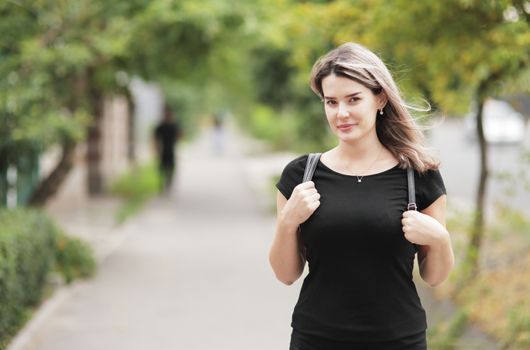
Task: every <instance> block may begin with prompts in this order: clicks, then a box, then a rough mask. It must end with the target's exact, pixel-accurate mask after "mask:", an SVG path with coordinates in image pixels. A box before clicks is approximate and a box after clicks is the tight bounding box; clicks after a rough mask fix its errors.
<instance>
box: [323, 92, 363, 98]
mask: <svg viewBox="0 0 530 350" xmlns="http://www.w3.org/2000/svg"><path fill="white" fill-rule="evenodd" d="M359 94H362V91H357V92H354V93H352V94H349V95H346V96H344V97H354V96H357V95H359ZM324 98H325V99H326V100H334V99H336V97H333V96H324Z"/></svg>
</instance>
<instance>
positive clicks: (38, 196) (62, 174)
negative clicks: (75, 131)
mask: <svg viewBox="0 0 530 350" xmlns="http://www.w3.org/2000/svg"><path fill="white" fill-rule="evenodd" d="M62 152H63V154H62V157H61V160H60V161H59V163H58V164H57V166H56V167H55V169H54V170H53V171H52V172H51V173H50V175H49V176H48V177H47V178H46V179H45V180H43V181H41V182H40V183H39V185H38V187H37V188H36V189H35V191H34V192H33V194H32V195H31V198H30V200H29V202H28V204H29V205H30V206H39V207H40V206H44V205H45V204H46V202H47V201H48V199H50V198H51V197H53V196H54V195H55V194H56V193H57V191H58V190H59V188H60V187H61V184H62V183H63V182H64V180H65V179H66V177H67V175H68V173H69V172H70V170H71V169H72V167H73V166H74V160H75V143H74V142H72V141H66V142H64V143H63V145H62Z"/></svg>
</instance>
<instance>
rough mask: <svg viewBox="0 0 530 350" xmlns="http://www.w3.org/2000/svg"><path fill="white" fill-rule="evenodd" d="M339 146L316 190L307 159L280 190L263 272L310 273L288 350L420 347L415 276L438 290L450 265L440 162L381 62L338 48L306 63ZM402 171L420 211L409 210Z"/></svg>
mask: <svg viewBox="0 0 530 350" xmlns="http://www.w3.org/2000/svg"><path fill="white" fill-rule="evenodd" d="M311 88H312V90H313V91H314V92H315V93H316V94H317V95H318V96H319V97H320V98H321V99H322V101H323V103H324V111H325V115H326V118H327V121H328V124H329V127H330V128H331V131H332V132H333V134H334V135H335V137H336V138H337V143H338V145H337V146H336V147H335V148H333V149H331V150H328V151H327V152H324V153H322V155H321V158H320V160H318V163H316V164H317V165H316V170H315V173H314V176H313V180H312V181H306V182H304V183H301V182H302V176H303V173H304V169H305V166H306V162H307V159H308V155H304V156H301V157H298V158H296V159H294V160H293V161H291V162H290V163H289V164H288V165H287V166H286V167H285V169H284V170H283V172H282V175H281V178H280V180H279V182H278V184H277V188H278V190H279V192H278V194H277V215H278V217H277V228H276V233H275V237H274V241H273V244H272V247H271V251H270V263H271V266H272V268H273V270H274V272H275V274H276V276H277V278H278V279H279V280H280V281H282V282H283V283H285V284H287V285H290V284H292V283H293V282H294V281H296V280H297V279H298V278H299V277H300V276H301V274H302V272H303V270H304V266H305V263H306V262H307V263H308V265H309V274H308V275H307V277H306V278H305V279H304V282H303V285H302V289H301V292H300V296H299V299H298V303H297V304H296V306H295V309H294V312H293V317H292V324H291V325H292V327H293V332H292V335H291V344H290V349H291V350H329V349H333V350H340V349H348V350H351V349H363V350H367V349H377V350H384V349H407V350H415V349H426V348H427V347H426V336H425V330H426V327H427V323H426V316H425V311H424V309H423V307H422V305H421V302H420V299H419V297H418V294H417V292H416V287H415V285H414V282H413V279H412V270H413V266H414V259H415V258H416V257H417V259H418V263H419V270H420V275H421V277H422V279H423V280H424V281H425V282H427V283H428V284H429V285H431V286H433V287H434V286H437V285H439V284H440V283H442V282H443V281H444V280H445V279H446V278H447V276H448V274H449V272H450V270H451V268H452V267H453V264H454V256H453V251H452V247H451V239H450V236H449V233H448V231H447V229H446V228H445V211H446V195H445V193H446V192H445V187H444V183H443V180H442V177H441V175H440V172H439V171H438V165H439V163H438V161H437V160H436V159H435V158H434V157H433V156H432V155H431V154H429V153H428V151H427V149H426V148H425V147H424V146H423V144H422V142H423V135H422V133H421V131H420V129H419V128H418V126H417V125H416V123H415V121H414V120H413V118H412V117H411V114H410V112H409V110H408V108H407V106H406V105H405V103H404V101H403V100H402V98H401V96H400V94H399V90H398V88H397V86H396V84H395V82H394V80H393V78H392V76H391V74H390V73H389V71H388V69H387V67H386V66H385V65H384V63H383V62H382V61H381V59H380V58H379V57H378V56H376V55H375V54H374V53H372V52H371V51H369V50H368V49H367V48H365V47H363V46H361V45H358V44H354V43H346V44H344V45H342V46H340V47H338V48H336V49H334V50H332V51H330V52H329V53H328V54H326V55H325V56H323V57H321V58H320V59H319V60H318V61H317V62H316V63H315V65H314V66H313V70H312V75H311ZM407 168H412V169H413V170H414V176H413V178H414V179H415V188H416V195H417V197H416V199H417V201H416V206H417V210H418V211H416V210H414V209H415V208H414V206H411V207H409V208H407V207H408V206H407V204H408V192H407V188H408V187H407Z"/></svg>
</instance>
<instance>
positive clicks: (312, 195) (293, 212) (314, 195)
mask: <svg viewBox="0 0 530 350" xmlns="http://www.w3.org/2000/svg"><path fill="white" fill-rule="evenodd" d="M319 206H320V194H319V193H318V191H317V189H316V188H315V183H314V182H313V181H307V182H303V183H301V184H299V185H298V186H296V187H295V188H294V189H293V193H292V194H291V197H290V198H289V200H288V201H287V203H285V206H284V207H283V209H282V212H281V218H282V221H284V223H285V224H288V225H293V226H296V227H298V226H299V225H300V224H302V223H303V222H305V221H306V220H307V219H309V217H310V216H311V215H312V214H313V213H314V212H315V210H317V208H318V207H319Z"/></svg>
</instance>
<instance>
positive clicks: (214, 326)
mask: <svg viewBox="0 0 530 350" xmlns="http://www.w3.org/2000/svg"><path fill="white" fill-rule="evenodd" d="M228 136H229V137H228V138H227V141H229V142H228V143H227V145H226V150H225V152H224V153H223V154H222V155H216V154H215V153H214V152H213V151H212V149H211V142H210V139H209V137H208V134H204V135H203V137H202V138H200V139H199V140H198V141H197V142H195V143H194V144H192V145H191V146H189V147H187V148H185V149H183V151H182V153H181V157H180V159H179V161H180V169H179V177H178V179H177V185H176V190H175V191H174V193H172V194H171V196H169V197H160V198H157V199H155V200H153V201H151V202H150V203H149V204H148V205H147V206H146V208H145V209H144V210H143V211H142V212H141V213H140V215H138V216H137V217H135V218H133V219H131V220H130V221H128V222H127V223H126V224H125V225H123V226H121V227H117V228H116V227H114V228H113V227H112V225H111V224H110V222H109V217H110V216H109V213H110V212H111V211H112V210H111V209H113V208H115V207H116V203H114V202H112V201H110V202H109V201H106V200H99V201H95V202H92V203H93V204H92V206H91V207H90V208H91V209H92V210H93V212H92V214H94V213H97V212H98V210H99V217H100V219H99V224H98V223H97V222H93V223H92V224H91V223H90V220H91V216H90V215H88V216H83V215H82V214H79V215H81V217H80V218H81V219H79V218H78V219H74V218H73V217H72V216H71V214H69V215H64V216H63V217H60V220H61V221H62V222H63V224H66V226H69V229H71V230H73V231H76V234H80V235H82V236H85V238H86V239H88V240H89V241H91V243H92V244H93V245H94V246H95V247H96V252H97V254H98V257H99V258H100V259H101V260H102V263H101V265H100V268H99V272H98V274H97V275H96V276H95V277H94V278H93V279H92V280H89V281H86V282H81V283H78V284H76V285H75V286H72V287H68V288H66V289H63V290H62V291H61V293H60V297H59V298H57V297H56V298H55V299H56V300H57V301H56V303H55V307H54V308H50V311H49V312H47V313H44V315H40V319H41V321H40V322H38V324H37V325H36V326H33V327H31V328H32V330H31V332H23V333H25V339H24V341H21V342H17V343H18V344H19V345H17V346H13V347H12V348H10V349H9V350H37V349H38V350H84V349H87V350H88V349H90V350H98V349H101V350H111V349H112V350H114V349H127V350H134V349H157V350H158V349H161V350H163V349H179V350H180V349H181V350H193V349H197V350H222V349H227V350H239V349H241V350H243V349H244V350H248V349H252V350H261V349H263V350H280V349H287V347H288V343H289V336H290V326H289V325H290V318H291V312H292V309H293V307H294V304H295V302H296V299H297V296H298V293H299V289H300V284H301V280H302V279H300V280H299V281H298V282H297V283H295V284H294V285H293V286H291V287H286V286H283V285H281V284H280V283H279V282H277V281H276V280H275V278H274V276H273V273H272V271H271V269H270V267H269V265H268V260H267V259H268V249H269V247H270V243H271V240H272V237H273V233H274V218H273V216H272V215H270V214H271V212H269V211H268V210H270V209H271V208H272V207H273V203H271V202H270V201H268V200H267V198H270V196H267V195H266V193H267V191H269V190H270V187H269V186H272V183H270V180H269V179H270V178H269V177H270V176H271V175H273V174H277V173H279V172H280V171H281V168H282V167H283V166H284V165H285V164H286V163H287V162H288V161H289V160H290V159H291V158H292V157H293V156H292V155H289V154H284V155H282V154H275V155H260V156H259V158H258V157H253V156H248V154H249V152H250V151H251V150H250V149H249V143H248V141H243V140H241V139H240V138H239V136H237V135H236V134H231V135H228ZM244 153H245V154H244ZM94 203H96V204H94ZM97 203H99V206H98V204H97ZM58 208H59V207H57V208H55V209H54V210H55V215H56V216H60V212H61V211H60V210H59V209H58ZM98 208H99V209H98ZM63 210H64V208H63ZM105 213H106V215H105ZM76 225H77V226H76ZM79 225H80V226H79ZM91 235H92V236H91ZM91 237H92V238H91ZM422 294H425V292H424V290H422ZM422 298H423V299H424V302H425V304H426V305H425V306H426V308H427V309H428V314H430V315H432V316H434V315H435V312H434V310H433V309H436V307H437V304H439V303H437V302H436V301H434V300H432V298H430V297H429V295H428V294H425V295H423V296H422ZM443 309H444V310H447V309H448V308H447V307H443ZM436 318H438V317H436ZM470 338H473V339H474V340H475V341H474V342H473V345H471V343H470V342H469V341H466V342H465V344H466V345H465V346H464V347H462V348H466V349H482V350H485V349H496V347H494V346H492V345H491V344H488V343H489V342H488V341H487V340H486V339H482V338H481V337H477V336H476V335H475V336H473V335H471V337H470ZM477 338H478V339H477ZM488 345H489V346H488Z"/></svg>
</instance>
